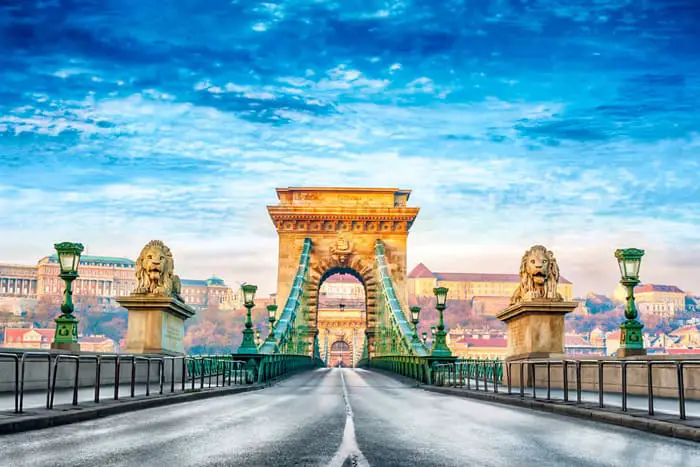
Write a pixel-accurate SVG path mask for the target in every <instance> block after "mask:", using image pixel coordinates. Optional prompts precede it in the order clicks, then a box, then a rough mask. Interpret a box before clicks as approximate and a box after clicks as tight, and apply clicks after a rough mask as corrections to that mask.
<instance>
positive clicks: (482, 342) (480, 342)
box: [455, 337, 508, 348]
mask: <svg viewBox="0 0 700 467" xmlns="http://www.w3.org/2000/svg"><path fill="white" fill-rule="evenodd" d="M455 343H456V344H464V345H466V346H467V347H499V348H503V347H508V341H507V340H506V339H505V338H503V337H492V338H490V339H484V338H478V337H462V338H460V339H457V340H456V341H455Z"/></svg>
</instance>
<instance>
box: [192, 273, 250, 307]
mask: <svg viewBox="0 0 700 467" xmlns="http://www.w3.org/2000/svg"><path fill="white" fill-rule="evenodd" d="M181 282H182V298H183V299H184V300H185V303H187V304H188V305H191V306H193V307H195V308H199V309H202V310H203V309H216V310H237V309H240V308H243V294H242V293H241V292H240V288H239V289H237V290H236V291H235V292H234V290H233V289H231V288H230V287H229V286H227V285H226V283H225V282H224V280H223V279H220V278H218V277H216V276H212V277H210V278H209V279H206V280H197V279H182V280H181ZM257 302H259V300H256V304H257Z"/></svg>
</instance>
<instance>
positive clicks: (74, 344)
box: [51, 314, 80, 352]
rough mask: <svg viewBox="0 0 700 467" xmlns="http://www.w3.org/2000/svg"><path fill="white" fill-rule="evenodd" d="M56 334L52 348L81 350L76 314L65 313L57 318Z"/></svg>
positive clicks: (72, 350)
mask: <svg viewBox="0 0 700 467" xmlns="http://www.w3.org/2000/svg"><path fill="white" fill-rule="evenodd" d="M55 321H56V334H55V335H54V338H53V342H52V343H51V348H52V349H56V350H69V351H71V352H79V351H80V344H78V320H77V319H75V316H73V315H68V314H63V315H61V316H59V317H58V318H56V319H55Z"/></svg>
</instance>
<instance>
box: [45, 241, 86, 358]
mask: <svg viewBox="0 0 700 467" xmlns="http://www.w3.org/2000/svg"><path fill="white" fill-rule="evenodd" d="M53 247H54V248H55V249H56V252H57V253H58V263H59V265H60V268H61V273H60V274H59V277H60V278H61V279H63V280H64V282H65V283H66V289H65V291H64V293H63V303H62V304H61V315H60V316H59V317H58V318H56V320H55V321H56V334H55V336H54V338H53V343H52V344H51V348H52V349H59V350H70V351H76V352H77V351H80V344H78V320H77V319H75V316H73V311H74V309H75V308H74V306H73V287H72V284H73V281H74V280H75V279H77V278H78V264H80V254H81V253H82V252H83V245H82V244H80V243H70V242H63V243H56V244H55V245H54V246H53Z"/></svg>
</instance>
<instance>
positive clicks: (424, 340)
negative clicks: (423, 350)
mask: <svg viewBox="0 0 700 467" xmlns="http://www.w3.org/2000/svg"><path fill="white" fill-rule="evenodd" d="M423 345H428V333H427V332H425V331H423Z"/></svg>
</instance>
